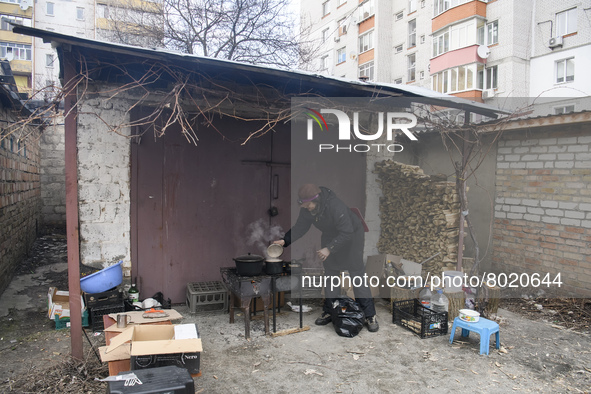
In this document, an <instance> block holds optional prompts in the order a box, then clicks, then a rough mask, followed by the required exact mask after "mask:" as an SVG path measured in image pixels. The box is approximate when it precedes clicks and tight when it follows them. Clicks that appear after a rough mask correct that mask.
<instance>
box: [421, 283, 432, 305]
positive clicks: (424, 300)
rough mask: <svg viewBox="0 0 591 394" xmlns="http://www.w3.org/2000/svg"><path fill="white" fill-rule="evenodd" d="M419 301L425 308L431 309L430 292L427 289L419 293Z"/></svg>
mask: <svg viewBox="0 0 591 394" xmlns="http://www.w3.org/2000/svg"><path fill="white" fill-rule="evenodd" d="M419 301H420V302H421V305H423V306H424V307H425V308H431V290H429V288H428V287H424V288H423V290H421V291H420V292H419Z"/></svg>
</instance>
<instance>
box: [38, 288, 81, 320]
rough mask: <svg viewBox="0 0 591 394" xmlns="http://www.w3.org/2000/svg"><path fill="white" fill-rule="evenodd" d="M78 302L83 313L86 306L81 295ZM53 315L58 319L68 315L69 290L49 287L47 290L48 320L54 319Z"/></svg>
mask: <svg viewBox="0 0 591 394" xmlns="http://www.w3.org/2000/svg"><path fill="white" fill-rule="evenodd" d="M80 304H81V305H82V308H81V310H80V312H82V313H84V311H85V310H86V306H85V305H84V299H83V298H82V295H80ZM55 315H57V316H58V319H64V318H66V317H67V318H69V317H70V292H68V291H63V290H58V289H57V287H50V288H49V290H48V292H47V317H48V318H49V320H55Z"/></svg>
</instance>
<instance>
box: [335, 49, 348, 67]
mask: <svg viewBox="0 0 591 394" xmlns="http://www.w3.org/2000/svg"><path fill="white" fill-rule="evenodd" d="M345 61H347V48H346V47H342V48H340V49H338V50H337V64H339V63H344V62H345Z"/></svg>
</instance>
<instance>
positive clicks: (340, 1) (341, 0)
mask: <svg viewBox="0 0 591 394" xmlns="http://www.w3.org/2000/svg"><path fill="white" fill-rule="evenodd" d="M346 2H347V0H338V1H337V7H340V6H342V5H343V4H345V3H346Z"/></svg>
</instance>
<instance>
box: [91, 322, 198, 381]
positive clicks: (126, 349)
mask: <svg viewBox="0 0 591 394" xmlns="http://www.w3.org/2000/svg"><path fill="white" fill-rule="evenodd" d="M187 330H188V331H189V334H187ZM193 332H194V333H193ZM177 337H178V338H182V339H178V338H177ZM202 351H203V347H202V344H201V339H200V338H199V334H198V332H197V326H196V325H195V324H175V325H172V324H171V325H168V324H167V325H133V326H129V327H128V328H127V329H125V330H124V331H123V332H122V333H121V334H119V335H117V336H116V337H114V338H113V339H112V340H111V344H110V345H109V346H102V347H100V348H99V352H100V355H101V360H102V361H103V362H107V361H117V360H126V359H131V370H132V371H133V370H136V369H143V368H153V367H162V366H167V365H176V366H179V367H182V368H186V369H187V370H188V371H189V373H190V374H197V373H199V368H200V365H199V364H200V359H201V352H202Z"/></svg>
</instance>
